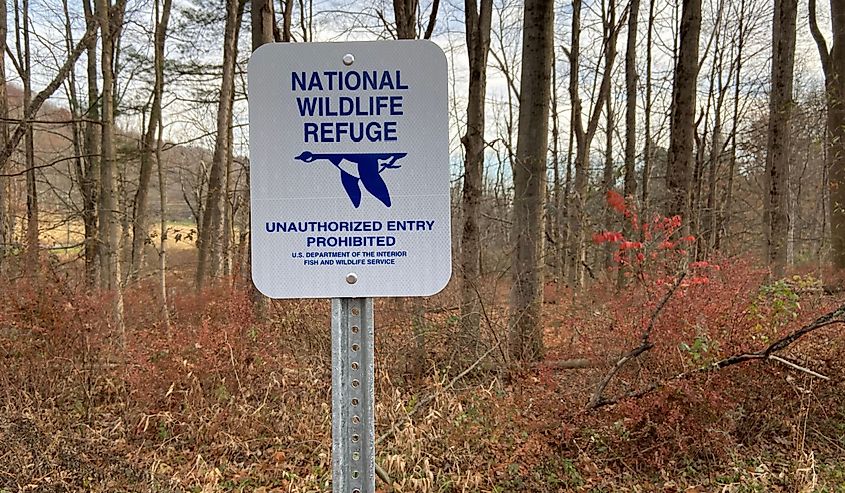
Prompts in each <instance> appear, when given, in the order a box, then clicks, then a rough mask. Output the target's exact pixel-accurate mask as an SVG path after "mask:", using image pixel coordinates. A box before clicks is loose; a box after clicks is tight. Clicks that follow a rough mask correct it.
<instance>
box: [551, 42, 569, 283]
mask: <svg viewBox="0 0 845 493" xmlns="http://www.w3.org/2000/svg"><path fill="white" fill-rule="evenodd" d="M555 65H556V63H555V57H552V108H551V110H552V166H553V167H554V168H553V170H554V173H553V177H554V183H553V185H552V186H553V188H554V215H553V220H552V225H553V226H554V229H553V230H552V237H553V238H554V239H555V245H554V264H555V279H556V280H557V281H558V282H563V281H564V279H565V276H566V272H565V271H566V268H565V263H566V260H565V259H566V246H565V245H566V243H565V240H564V233H563V222H564V214H563V207H564V206H563V204H564V203H565V201H566V198H564V197H563V194H564V189H563V187H564V184H562V183H561V178H560V113H559V112H558V101H557V68H556V66H555Z"/></svg>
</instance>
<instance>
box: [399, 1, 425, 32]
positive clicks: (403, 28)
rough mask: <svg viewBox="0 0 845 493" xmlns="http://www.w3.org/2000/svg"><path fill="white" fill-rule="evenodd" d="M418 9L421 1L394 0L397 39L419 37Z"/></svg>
mask: <svg viewBox="0 0 845 493" xmlns="http://www.w3.org/2000/svg"><path fill="white" fill-rule="evenodd" d="M417 8H419V0H393V16H394V20H395V21H396V38H397V39H415V38H416V37H417Z"/></svg>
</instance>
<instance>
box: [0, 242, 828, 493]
mask: <svg viewBox="0 0 845 493" xmlns="http://www.w3.org/2000/svg"><path fill="white" fill-rule="evenodd" d="M64 269H66V268H64ZM173 276H174V277H173V279H172V284H171V285H172V286H173V287H174V288H173V294H172V297H171V306H170V310H171V314H172V325H171V327H170V328H169V329H167V328H166V327H164V325H163V324H162V323H161V321H160V320H159V315H158V311H157V310H156V309H155V307H156V306H157V305H158V300H157V299H156V297H155V293H156V292H157V291H156V286H155V284H154V282H153V281H152V280H149V281H147V280H145V281H141V282H140V283H138V284H136V285H134V286H133V287H131V288H130V289H129V290H128V291H127V293H126V307H127V320H128V321H129V326H128V327H127V338H126V347H123V348H121V347H120V343H119V338H118V337H117V335H116V334H115V333H114V331H113V330H111V329H110V327H109V324H108V322H107V313H108V312H107V309H106V307H107V306H108V300H107V299H104V298H103V296H102V294H99V293H87V292H85V290H83V289H81V287H80V286H79V284H78V276H76V275H75V273H73V272H69V271H66V270H62V269H57V268H49V267H47V266H45V268H44V270H43V272H42V273H41V274H40V275H39V276H36V277H32V278H28V279H27V278H19V279H17V280H15V281H14V282H11V281H7V282H5V283H3V284H2V285H0V291H2V296H3V299H4V303H2V304H0V358H2V369H3V371H2V372H0V389H2V393H1V394H0V492H3V493H7V492H9V493H11V492H16V491H39V492H51V491H57V492H58V491H97V492H100V491H102V492H106V491H108V492H114V491H144V492H147V491H151V492H182V491H203V492H218V491H221V492H222V491H256V492H271V491H272V492H328V491H331V457H330V453H331V409H330V396H331V392H330V391H331V389H330V381H331V364H330V361H331V357H330V351H329V349H330V340H329V328H328V327H329V319H328V317H329V305H328V302H325V301H298V302H274V303H272V304H271V305H270V306H269V307H268V308H267V310H266V313H264V316H263V318H262V319H258V318H256V315H255V312H254V310H253V305H252V302H251V301H250V294H249V292H248V291H247V290H246V289H244V288H242V287H241V286H240V285H239V283H231V282H224V283H221V284H220V285H219V286H217V287H215V288H213V289H211V290H209V291H207V292H204V293H202V294H195V293H193V292H192V290H191V289H190V288H189V287H188V286H189V283H188V282H187V281H185V280H182V279H180V278H179V275H178V273H174V275H173ZM635 278H637V277H636V276H634V277H632V279H631V282H628V283H627V285H626V286H625V287H624V288H619V287H618V280H617V276H616V275H615V274H613V275H607V280H606V281H599V282H596V283H594V285H593V287H592V288H591V289H589V290H587V291H582V292H578V293H575V292H571V291H569V290H567V289H564V288H559V287H557V286H555V285H553V284H550V285H549V286H548V287H547V292H546V299H547V303H546V304H545V305H544V309H545V310H544V312H545V318H546V333H545V343H546V347H547V350H546V354H545V358H544V360H543V361H541V362H539V363H532V364H524V363H518V362H514V361H511V360H509V359H508V356H507V351H506V346H505V338H506V334H507V330H506V327H507V317H506V312H505V308H506V305H505V303H504V300H505V299H506V296H505V294H506V292H507V285H506V282H505V281H504V280H501V279H490V282H489V283H486V285H485V290H486V291H485V292H484V293H483V294H484V295H485V299H487V300H497V301H489V302H487V303H486V304H485V307H484V311H485V316H484V318H483V319H484V324H483V328H482V333H483V334H482V338H481V339H482V340H481V341H479V344H478V347H477V348H476V351H477V354H479V355H481V354H487V357H485V358H482V359H481V360H479V361H476V358H475V357H472V356H467V354H466V352H462V351H459V350H456V347H458V346H459V345H460V341H459V334H460V330H459V329H460V327H459V324H460V318H459V313H460V310H459V309H458V307H457V301H456V300H458V299H459V297H458V296H457V292H456V291H455V286H450V287H449V288H448V289H447V290H446V291H445V292H444V293H442V294H440V295H438V296H436V297H434V298H430V299H415V300H412V299H408V300H378V302H377V306H376V314H377V315H376V326H377V329H376V337H377V341H376V348H377V355H376V366H377V378H376V387H377V388H376V399H377V424H376V435H377V437H379V438H378V439H379V442H378V447H377V453H378V463H379V465H380V466H381V467H382V468H383V469H384V470H385V471H386V472H387V474H388V475H389V477H390V480H391V482H392V484H390V485H388V484H385V483H380V485H379V488H380V491H385V492H387V491H396V492H515V491H527V492H565V491H573V492H625V491H627V492H649V491H655V492H656V491H659V492H675V491H677V492H688V493H689V492H752V491H759V492H768V491H773V492H776V491H783V492H813V491H817V492H843V491H845V359H844V358H843V357H845V343H843V331H845V326H843V324H840V323H833V324H830V325H827V326H824V327H822V328H820V329H818V330H815V331H813V332H812V333H809V334H807V335H806V336H804V337H801V338H800V339H798V340H797V341H796V342H794V343H792V344H791V345H789V347H787V348H785V349H783V350H780V351H778V352H777V355H778V357H779V358H780V359H782V360H783V361H780V360H776V359H770V358H766V359H758V360H752V361H747V362H743V363H740V364H732V365H729V366H725V367H724V368H719V369H708V368H710V367H712V366H713V365H714V364H716V363H718V362H720V361H723V360H725V359H726V358H730V357H731V356H733V355H737V354H747V353H752V352H755V351H759V350H761V349H763V348H766V347H767V346H769V345H770V344H771V343H772V342H774V341H777V340H778V339H779V338H782V337H783V336H784V335H786V334H789V333H791V332H794V331H795V330H797V329H799V328H800V327H802V326H804V325H806V324H808V323H810V322H812V321H813V320H815V319H816V318H817V317H818V316H820V315H822V314H824V313H827V312H830V311H831V310H833V309H834V308H836V307H838V306H840V305H841V304H842V303H843V300H845V296H842V295H838V294H827V293H825V291H824V289H822V287H821V286H822V283H820V282H819V281H818V280H817V279H816V278H815V277H814V276H812V275H809V274H806V275H796V276H795V277H790V278H788V279H784V280H779V281H771V280H769V279H768V278H767V276H766V273H765V272H764V271H763V270H761V269H759V268H757V267H755V265H754V264H753V262H750V261H748V260H745V259H741V258H739V259H726V260H724V261H722V262H718V263H710V264H693V265H692V266H691V267H690V271H689V273H688V274H687V276H686V277H685V278H684V279H683V280H681V281H677V276H674V277H673V276H670V275H667V276H665V279H657V278H652V279H650V282H648V283H643V282H635ZM637 279H639V280H640V281H642V279H643V278H642V277H639V278H637ZM676 284H677V286H675V285H676ZM672 290H674V291H672ZM670 291H672V292H671V296H667V295H668V294H669V293H670ZM664 300H665V301H664ZM661 304H663V306H661ZM655 314H656V316H655ZM645 332H648V334H647V340H648V344H649V345H650V347H649V348H648V349H646V350H643V351H642V352H641V353H639V354H637V355H636V356H635V357H632V358H630V359H629V360H628V361H626V362H625V363H624V364H622V365H619V360H620V358H621V357H622V356H623V355H626V354H628V353H630V352H631V351H632V350H634V349H636V348H638V347H639V346H641V345H642V343H643V341H644V333H645ZM456 341H457V342H456ZM473 365H474V366H473ZM617 365H619V368H618V369H616V370H614V368H615V367H616V366H617ZM470 367H471V368H472V370H471V371H469V372H465V370H466V369H468V368H470ZM796 367H800V368H796ZM807 370H808V371H807ZM810 372H812V373H814V374H811V373H810ZM609 375H611V378H607V377H608V376H609ZM605 380H607V382H606V386H604V388H603V390H602V392H601V395H599V396H598V397H597V395H596V390H597V389H598V388H599V387H600V383H601V382H603V381H605ZM591 404H592V405H591Z"/></svg>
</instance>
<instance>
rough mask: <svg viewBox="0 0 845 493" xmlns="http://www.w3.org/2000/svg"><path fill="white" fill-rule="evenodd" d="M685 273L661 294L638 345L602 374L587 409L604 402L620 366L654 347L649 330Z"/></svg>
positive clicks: (652, 327)
mask: <svg viewBox="0 0 845 493" xmlns="http://www.w3.org/2000/svg"><path fill="white" fill-rule="evenodd" d="M686 275H687V273H686V272H682V273H681V275H680V276H678V278H677V279H676V280H675V284H673V285H672V287H671V288H669V291H667V292H666V294H665V295H664V296H663V299H662V300H660V303H659V304H658V305H657V308H656V309H655V310H654V313H652V314H651V320H649V322H648V326H647V327H646V329H645V331H644V332H643V335H642V337H641V338H640V345H639V346H638V347H636V348H634V349H632V350H630V351H628V352H627V353H625V354H624V355H622V357H621V358H619V359H618V360H617V361H616V364H615V365H613V368H611V369H610V371H609V372H608V373H607V375H605V376H604V378H603V379H602V381H601V382H600V383H599V386H598V387H596V391H595V393H593V397H592V398H591V399H590V403H589V404H588V405H587V407H588V408H589V409H595V408H597V407H600V406H602V405H603V404H604V403H605V399H604V397H602V394H603V393H604V390H605V389H606V388H607V385H608V384H609V383H610V381H611V380H613V377H615V376H616V374H617V373H619V370H621V369H622V367H623V366H625V364H627V363H628V362H629V361H631V360H632V359H635V358H637V357H638V356H639V355H641V354H643V353H644V352H646V351H648V350H650V349H651V348H653V347H654V344H652V343H651V341H650V340H649V338H650V337H651V331H652V330H653V329H654V324H655V322H656V321H657V317H658V316H659V315H660V312H662V311H663V308H664V307H665V306H666V303H667V302H668V301H669V298H671V297H672V295H673V294H675V291H677V289H678V287H679V286H680V285H681V281H683V280H684V277H686Z"/></svg>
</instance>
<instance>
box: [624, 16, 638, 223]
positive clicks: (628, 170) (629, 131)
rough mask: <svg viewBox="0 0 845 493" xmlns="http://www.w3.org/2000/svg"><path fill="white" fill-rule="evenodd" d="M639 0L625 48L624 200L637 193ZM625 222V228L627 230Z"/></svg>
mask: <svg viewBox="0 0 845 493" xmlns="http://www.w3.org/2000/svg"><path fill="white" fill-rule="evenodd" d="M639 14H640V0H631V4H630V12H628V42H627V44H626V46H625V185H624V193H623V195H624V196H625V198H626V199H628V198H633V197H634V195H635V194H636V193H637V175H636V169H635V167H636V160H637V27H638V26H637V22H638V19H639ZM627 224H628V223H627V221H626V223H625V227H626V228H627V227H628V226H627Z"/></svg>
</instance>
